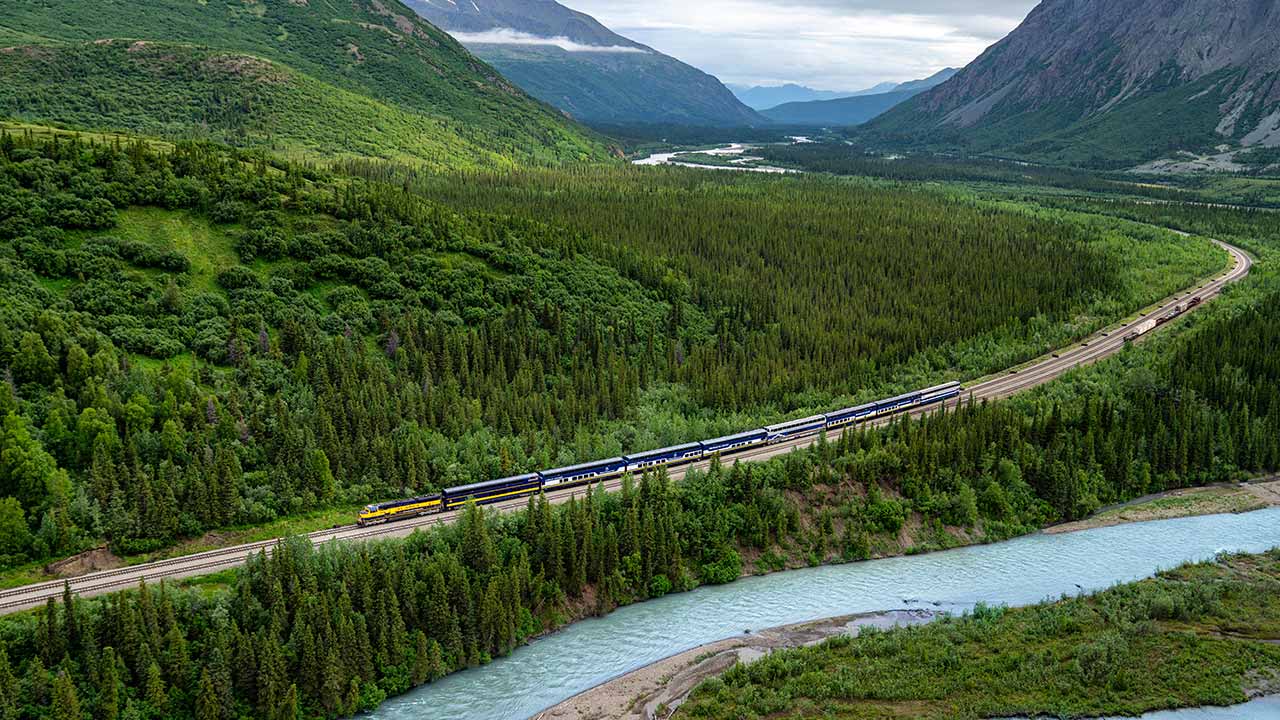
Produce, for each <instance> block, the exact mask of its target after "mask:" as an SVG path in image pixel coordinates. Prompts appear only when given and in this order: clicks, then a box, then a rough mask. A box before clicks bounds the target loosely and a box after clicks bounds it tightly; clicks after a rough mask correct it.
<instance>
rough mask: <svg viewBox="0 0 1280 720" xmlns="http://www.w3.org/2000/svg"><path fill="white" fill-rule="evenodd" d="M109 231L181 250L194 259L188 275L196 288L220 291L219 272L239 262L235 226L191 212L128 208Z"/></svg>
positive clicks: (118, 235) (128, 237)
mask: <svg viewBox="0 0 1280 720" xmlns="http://www.w3.org/2000/svg"><path fill="white" fill-rule="evenodd" d="M109 234H111V235H115V236H117V237H119V238H121V239H123V240H135V241H140V242H144V243H147V244H148V245H151V246H153V247H156V248H159V249H162V250H177V251H178V252H180V253H182V254H183V255H185V256H186V258H187V259H188V260H190V261H191V271H190V273H189V275H190V278H191V284H192V287H193V288H194V289H196V290H202V291H203V290H207V291H210V292H213V291H217V286H216V280H217V277H218V273H220V272H222V271H223V270H226V269H227V268H229V267H233V266H235V265H237V264H239V258H238V257H237V256H236V251H235V239H234V238H233V228H229V227H228V226H224V225H214V224H213V223H211V222H210V221H209V219H208V218H204V217H200V216H198V215H194V214H192V213H189V212H174V211H171V210H162V209H160V208H147V207H137V208H129V209H128V210H123V211H121V212H120V214H119V224H118V225H117V226H116V227H115V228H114V229H112V230H111V231H110V232H109Z"/></svg>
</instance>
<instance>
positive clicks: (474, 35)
mask: <svg viewBox="0 0 1280 720" xmlns="http://www.w3.org/2000/svg"><path fill="white" fill-rule="evenodd" d="M450 34H451V35H453V37H454V39H456V40H457V41H458V42H460V43H462V44H463V45H540V46H553V47H558V48H560V49H561V50H564V51H565V52H571V53H585V52H592V53H640V54H648V52H649V51H648V50H645V49H643V48H638V47H630V46H627V45H584V44H582V43H580V42H574V41H573V40H570V39H569V38H567V37H563V36H556V37H542V36H540V35H532V34H530V33H526V32H520V31H519V30H512V29H510V28H495V29H493V30H485V31H484V32H454V33H450Z"/></svg>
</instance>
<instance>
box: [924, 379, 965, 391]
mask: <svg viewBox="0 0 1280 720" xmlns="http://www.w3.org/2000/svg"><path fill="white" fill-rule="evenodd" d="M958 387H960V383H958V382H955V381H954V380H953V381H952V382H949V383H942V384H941V385H934V386H933V387H931V388H926V389H924V390H921V391H920V394H922V395H928V394H929V393H936V392H944V391H946V390H952V389H954V388H958Z"/></svg>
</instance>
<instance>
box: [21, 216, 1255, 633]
mask: <svg viewBox="0 0 1280 720" xmlns="http://www.w3.org/2000/svg"><path fill="white" fill-rule="evenodd" d="M1214 242H1215V243H1217V244H1218V245H1219V246H1220V247H1222V248H1223V249H1225V250H1226V251H1227V252H1228V253H1229V254H1230V255H1231V258H1232V265H1231V267H1230V268H1229V269H1228V270H1227V271H1226V272H1224V273H1222V274H1220V275H1218V276H1216V277H1214V279H1212V280H1210V281H1208V282H1205V283H1203V284H1201V285H1200V286H1199V287H1196V288H1194V289H1191V290H1189V291H1186V292H1181V293H1178V294H1177V295H1175V296H1173V297H1171V298H1168V299H1167V300H1165V301H1164V302H1163V303H1161V304H1160V305H1159V306H1157V307H1154V308H1151V309H1150V310H1148V311H1146V312H1145V313H1143V315H1144V316H1146V315H1160V314H1164V313H1167V312H1169V311H1171V310H1172V309H1173V308H1174V307H1176V306H1177V305H1178V304H1179V303H1180V302H1182V301H1183V300H1185V299H1186V298H1189V297H1194V296H1196V295H1199V296H1200V297H1201V298H1203V299H1204V300H1205V301H1206V302H1207V301H1209V300H1211V299H1212V298H1214V297H1216V296H1218V295H1219V294H1220V293H1221V292H1222V290H1223V288H1225V287H1226V286H1227V285H1229V284H1231V283H1233V282H1236V281H1238V280H1240V279H1242V278H1244V277H1245V276H1246V275H1248V274H1249V270H1250V269H1251V268H1252V266H1253V261H1252V260H1251V259H1250V258H1249V256H1248V255H1247V254H1245V252H1244V251H1242V250H1240V249H1239V248H1236V247H1233V246H1231V245H1227V244H1226V243H1222V242H1218V241H1214ZM1197 309H1198V308H1197ZM1194 310H1195V309H1193V310H1191V311H1189V312H1194ZM1140 319H1141V318H1139V320H1140ZM1134 322H1138V320H1131V321H1126V322H1124V323H1122V324H1120V325H1118V326H1113V327H1110V328H1107V329H1106V330H1103V331H1101V332H1099V333H1096V334H1094V335H1092V336H1090V337H1089V338H1087V339H1086V340H1084V341H1081V342H1078V343H1076V344H1074V345H1073V346H1071V347H1070V348H1066V349H1063V350H1060V351H1058V352H1056V353H1053V354H1052V355H1051V356H1050V357H1047V358H1041V359H1040V360H1037V361H1034V362H1031V363H1028V364H1026V365H1023V366H1021V367H1019V368H1015V369H1013V370H1010V371H1008V372H1007V373H1005V374H1002V375H997V376H993V377H989V378H986V379H983V380H979V381H976V382H974V383H971V384H969V385H968V386H967V387H966V389H965V392H964V394H963V395H962V396H961V397H960V398H956V399H954V400H951V401H948V402H947V403H945V404H944V405H940V406H935V407H930V408H918V409H915V410H911V411H908V413H907V414H909V415H910V416H911V417H919V416H921V415H925V414H928V413H930V412H937V411H938V410H939V408H940V407H948V408H953V407H955V406H956V405H958V404H960V403H961V402H966V401H968V400H969V399H972V400H999V399H1002V398H1007V397H1009V396H1011V395H1014V394H1016V393H1018V392H1021V391H1023V390H1027V389H1030V388H1033V387H1037V386H1039V385H1042V384H1044V383H1046V382H1049V381H1050V380H1053V379H1055V378H1058V377H1061V376H1062V375H1064V374H1066V373H1068V372H1070V371H1071V370H1074V369H1076V368H1079V367H1084V366H1086V365H1090V364H1092V363H1095V362H1098V361H1099V360H1102V359H1104V358H1106V357H1108V356H1110V355H1113V354H1115V353H1116V352H1119V351H1120V350H1121V349H1122V348H1123V347H1124V345H1125V340H1124V336H1125V334H1126V333H1125V332H1124V331H1125V330H1126V329H1127V328H1128V327H1129V326H1130V325H1132V324H1133V323H1134ZM1160 329H1163V328H1157V329H1156V330H1153V331H1152V333H1150V334H1153V333H1155V332H1159V330H1160ZM900 416H901V414H899V415H893V416H885V417H881V418H877V419H875V420H873V421H872V422H871V425H872V426H883V425H886V424H888V423H890V422H892V421H893V420H894V419H896V418H897V417H900ZM817 438H818V436H817V435H811V436H805V437H800V438H795V439H793V440H789V441H786V442H783V443H779V444H777V445H770V446H766V447H761V448H755V449H752V450H749V451H746V452H742V453H738V454H735V455H734V456H733V457H732V459H733V460H734V461H735V462H736V461H738V460H742V461H746V462H760V461H764V460H768V459H770V458H774V457H778V456H780V455H785V454H787V453H790V452H792V451H794V450H797V449H799V448H804V447H809V446H811V445H813V444H814V443H815V442H817ZM709 465H710V461H709V460H703V461H699V462H696V463H693V464H691V465H687V466H684V467H681V468H674V469H672V470H671V471H670V476H671V478H672V479H673V480H679V479H681V478H683V477H684V476H685V475H686V474H687V473H688V472H689V471H690V470H693V469H705V468H707V467H708V466H709ZM622 482H623V481H622V479H614V480H611V481H608V482H606V483H604V486H605V489H606V490H615V489H617V488H620V487H621V486H622ZM586 491H587V489H586V488H582V487H579V488H570V489H567V490H562V491H559V492H553V493H549V494H548V495H547V498H548V500H549V501H550V502H552V503H563V502H567V501H568V500H569V499H570V498H572V497H575V496H581V495H582V494H583V493H585V492H586ZM527 503H528V499H527V498H516V499H513V500H508V501H505V502H501V503H495V504H493V505H491V506H489V507H490V508H492V509H497V510H498V511H500V512H511V511H513V510H516V509H519V508H523V507H525V506H526V505H527ZM456 517H457V516H456V514H452V513H451V514H445V515H428V516H424V517H419V518H414V519H411V520H403V521H400V522H397V523H391V524H387V525H375V526H372V527H367V528H361V527H357V526H356V525H347V526H343V527H337V528H331V529H328V530H319V531H316V532H313V533H310V534H308V535H307V536H306V538H307V539H308V540H310V541H311V543H312V544H315V545H324V544H327V543H331V542H342V541H347V540H370V539H384V538H393V537H403V536H407V535H410V534H412V533H413V532H414V531H416V530H419V529H422V528H426V527H431V526H434V525H440V524H443V523H448V522H452V521H453V520H454V518H456ZM279 541H280V539H278V538H277V539H272V540H262V541H259V542H253V543H248V544H245V545H237V546H234V547H228V548H222V549H218V550H208V551H205V552H201V553H196V554H194V555H186V556H183V557H179V558H172V559H169V560H157V561H155V562H150V563H146V564H141V565H134V566H131V567H124V568H118V569H115V570H103V571H100V572H95V573H90V574H88V575H83V576H81V577H78V578H73V579H71V580H69V581H63V580H54V581H49V582H41V583H36V584H33V585H26V586H23V587H17V588H12V589H9V590H3V591H0V614H8V613H13V612H18V611H20V610H25V609H29V608H33V607H37V606H39V605H43V604H45V603H46V602H47V601H48V600H49V599H50V598H60V597H61V596H62V593H63V590H64V586H65V584H68V583H69V584H70V587H71V592H72V593H74V594H75V595H77V596H80V597H89V596H93V595H101V594H104V593H109V592H114V591H118V590H122V589H125V588H129V587H134V586H137V585H138V584H139V583H140V582H143V581H146V582H148V583H155V582H159V581H161V580H166V579H169V580H175V579H180V578H185V577H192V576H195V575H205V574H209V573H212V572H217V571H219V570H224V569H227V568H231V567H236V566H238V565H242V564H244V563H245V562H246V561H247V560H248V559H249V558H250V557H251V556H253V555H256V554H258V553H270V552H271V551H272V550H273V549H274V548H275V547H276V545H277V544H278V543H279Z"/></svg>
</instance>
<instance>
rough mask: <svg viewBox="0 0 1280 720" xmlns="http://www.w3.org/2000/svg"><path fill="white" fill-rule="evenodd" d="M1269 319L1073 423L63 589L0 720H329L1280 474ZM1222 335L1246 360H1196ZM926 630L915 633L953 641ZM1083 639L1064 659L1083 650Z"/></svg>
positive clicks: (16, 663)
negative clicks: (1211, 486)
mask: <svg viewBox="0 0 1280 720" xmlns="http://www.w3.org/2000/svg"><path fill="white" fill-rule="evenodd" d="M1277 311H1280V295H1277V294H1273V295H1271V296H1270V297H1268V298H1266V299H1265V300H1263V301H1260V302H1256V303H1254V304H1252V305H1251V306H1250V307H1247V308H1245V309H1243V310H1241V311H1239V312H1232V313H1225V312H1224V313H1220V314H1219V315H1217V316H1215V317H1214V318H1213V319H1212V321H1210V322H1206V323H1205V324H1204V325H1203V326H1200V327H1197V328H1194V329H1193V330H1192V331H1191V332H1190V333H1189V334H1188V337H1187V338H1186V341H1185V342H1183V343H1178V348H1177V350H1176V352H1174V353H1172V354H1171V355H1169V356H1168V357H1167V359H1162V358H1165V355H1164V353H1163V352H1162V351H1161V349H1160V348H1152V349H1151V351H1150V352H1149V353H1147V355H1148V357H1147V358H1146V361H1147V362H1150V363H1152V369H1153V371H1154V372H1153V374H1152V375H1151V376H1150V377H1149V378H1148V382H1147V383H1145V384H1143V383H1129V384H1128V385H1121V386H1119V388H1118V389H1119V390H1120V393H1119V394H1118V395H1117V397H1116V398H1115V399H1114V400H1106V401H1102V402H1099V401H1096V400H1095V399H1094V398H1092V397H1087V396H1086V397H1082V398H1079V402H1078V403H1075V404H1074V405H1073V406H1072V407H1071V408H1066V407H1063V406H1062V405H1061V404H1059V403H1058V402H1056V401H1055V400H1054V398H1053V397H1052V396H1051V395H1048V394H1046V395H1038V396H1036V397H1034V398H1031V399H1030V400H1029V401H1028V402H1031V403H1032V404H1033V406H1034V407H1035V408H1038V409H1037V410H1036V411H1035V412H1032V413H1030V414H1028V413H1027V412H1024V411H1021V410H1019V409H1018V407H1016V406H1014V405H1011V404H1008V403H1004V404H997V405H978V406H968V407H965V408H963V409H962V410H960V411H958V412H955V413H945V414H938V415H934V416H931V417H930V418H929V419H927V420H925V421H922V422H908V421H901V422H898V423H896V424H895V425H894V426H892V427H890V428H888V429H886V430H883V431H863V432H856V433H848V434H846V435H844V436H842V437H841V438H839V439H834V440H831V441H824V442H821V443H819V444H818V445H817V446H815V447H814V448H812V449H810V450H808V451H804V452H799V453H793V454H791V455H788V456H785V457H783V458H780V459H777V460H774V461H771V462H769V463H766V464H763V465H742V464H735V465H733V466H731V467H724V466H719V465H716V466H713V467H712V468H711V470H709V471H707V472H694V473H691V474H690V476H689V477H688V478H687V479H686V480H685V481H684V482H682V483H679V484H671V483H669V482H668V481H667V480H666V479H665V478H664V477H662V476H661V475H646V476H644V477H642V478H640V479H639V480H638V481H635V482H628V483H627V484H626V485H625V487H624V489H623V490H622V491H621V492H617V493H605V492H603V491H602V490H600V489H595V490H591V491H584V492H583V493H582V494H581V495H580V496H579V497H577V498H575V499H573V500H571V501H570V502H568V503H565V504H563V505H558V506H552V505H551V504H549V503H548V502H547V501H546V500H545V499H544V498H540V497H539V498H531V499H530V501H529V503H528V507H527V509H526V510H524V511H522V512H518V513H514V514H510V515H498V514H495V513H486V512H484V511H482V510H481V509H479V508H476V507H474V506H472V507H469V508H467V509H465V510H464V511H463V513H462V515H461V517H460V519H459V521H458V523H457V524H455V525H452V526H444V527H442V528H439V529H436V530H432V531H430V532H426V533H418V534H415V535H414V536H412V537H411V538H408V539H406V540H395V541H384V542H375V543H367V544H358V545H335V546H326V547H325V548H323V549H314V548H312V547H311V546H310V544H309V543H306V542H304V541H287V542H285V543H284V544H283V545H281V546H280V547H279V548H278V549H277V551H276V552H275V553H273V554H272V555H271V556H269V557H267V556H260V557H259V558H258V559H256V560H254V561H253V562H250V563H249V564H248V565H247V566H246V567H244V568H242V569H239V570H234V571H228V572H226V573H223V574H221V575H219V576H214V577H211V578H207V579H203V580H198V581H195V582H193V583H188V584H187V585H188V586H187V587H179V588H174V587H171V586H161V587H158V588H156V587H146V586H142V587H140V588H139V589H138V590H136V591H129V592H125V593H118V594H115V595H111V596H107V597H106V598H102V599H95V600H87V601H81V600H76V599H74V598H72V597H70V596H69V595H68V596H66V597H65V598H64V600H63V601H62V602H61V603H57V602H55V601H50V602H49V604H48V605H47V606H46V607H45V608H44V609H42V610H39V611H36V612H33V613H26V614H22V615H18V616H12V617H10V618H7V619H5V620H4V621H2V622H0V640H3V642H4V648H3V650H4V652H3V653H0V716H3V717H17V718H45V717H52V718H58V719H59V720H62V719H63V718H78V717H83V716H84V714H86V713H89V714H92V716H93V717H95V718H117V717H121V718H124V717H127V718H136V717H155V716H157V715H163V716H165V717H177V718H186V717H192V718H197V719H198V720H214V719H215V718H217V719H224V720H229V719H230V718H235V717H240V716H244V715H246V714H247V715H251V716H253V717H265V718H290V720H292V719H293V718H298V717H304V718H320V717H326V718H327V717H338V716H343V715H347V714H350V713H352V712H354V711H356V710H359V709H364V708H371V707H374V706H376V705H377V704H378V703H379V702H381V701H382V700H383V699H384V698H385V697H387V696H389V695H391V694H395V693H399V692H403V691H405V690H407V689H409V688H411V687H414V686H416V685H420V684H422V683H426V682H430V681H432V680H434V679H437V678H439V677H441V676H442V675H443V674H445V673H448V672H451V671H453V670H457V669H460V668H463V667H471V666H475V665H479V664H483V663H485V662H487V661H488V660H489V659H490V658H493V657H497V656H499V655H501V654H504V653H506V652H509V651H510V650H512V649H513V648H514V647H515V646H516V645H518V644H519V643H521V642H523V641H525V640H527V639H529V638H531V637H533V636H535V635H537V634H539V633H541V632H544V631H546V630H549V629H554V628H556V627H559V626H560V625H562V624H563V623H565V622H569V621H572V620H574V619H576V618H579V617H583V616H585V615H590V614H593V613H603V612H608V611H609V610H611V609H612V608H614V607H616V606H618V605H621V604H626V603H629V602H635V601H639V600H643V599H646V598H651V597H658V596H662V595H664V594H666V593H669V592H678V591H683V590H688V589H691V588H693V587H695V586H697V585H699V584H702V583H724V582H730V581H732V580H735V579H737V578H738V577H740V576H741V575H742V574H743V573H744V572H767V571H772V570H779V569H783V568H785V567H796V566H803V565H806V564H808V565H814V564H819V563H823V562H838V561H854V560H861V559H866V558H869V557H874V556H879V555H883V554H896V553H900V552H904V551H922V550H928V549H937V548H941V547H949V546H954V545H956V544H960V543H963V542H972V541H973V540H974V539H975V538H976V539H984V540H996V539H1001V538H1004V537H1010V536H1013V535H1018V534H1022V533H1025V532H1029V531H1032V530H1034V529H1036V528H1038V527H1040V526H1042V525H1043V524H1045V523H1048V522H1053V521H1055V520H1059V519H1063V518H1073V517H1080V516H1081V515H1083V514H1086V513H1088V512H1090V511H1091V510H1092V509H1094V508H1095V507H1096V505H1097V503H1099V502H1111V501H1116V500H1123V499H1127V498H1132V497H1136V496H1139V495H1142V494H1144V493H1147V492H1151V491H1155V490H1161V489H1168V488H1172V487H1183V486H1187V485H1192V484H1198V483H1204V482H1210V481H1215V480H1225V479H1236V478H1238V477H1241V476H1242V475H1247V474H1254V473H1258V472H1263V471H1274V470H1276V469H1277V468H1278V467H1280V445H1278V444H1277V438H1280V407H1278V406H1277V400H1280V397H1278V396H1277V390H1276V388H1277V387H1278V386H1280V383H1278V381H1280V377H1277V373H1280V365H1277V362H1276V360H1275V358H1276V356H1277V353H1275V352H1268V350H1273V349H1274V348H1275V347H1276V344H1277V341H1278V340H1280V338H1277V335H1276V330H1275V327H1274V323H1272V322H1270V318H1272V317H1274V315H1275V313H1276V312H1277ZM1227 337H1230V338H1231V339H1232V342H1231V343H1230V344H1231V345H1232V346H1233V347H1235V348H1238V349H1234V350H1232V351H1231V352H1230V353H1228V354H1226V355H1221V356H1220V355H1218V354H1215V353H1213V352H1209V350H1211V349H1220V348H1221V347H1223V345H1224V338H1227ZM1088 373H1089V374H1092V375H1095V376H1099V377H1102V378H1105V377H1108V376H1112V375H1113V374H1116V373H1117V368H1115V367H1102V368H1096V369H1093V370H1090V371H1088ZM1124 375H1125V373H1123V372H1120V373H1119V376H1124ZM1224 378H1225V380H1224ZM944 469H945V470H944ZM1179 587H1181V588H1182V590H1178V591H1177V592H1173V593H1172V595H1170V591H1169V590H1165V591H1162V592H1164V594H1165V596H1166V597H1165V598H1164V599H1161V598H1159V597H1156V595H1159V593H1154V594H1152V596H1151V598H1150V599H1149V600H1143V601H1142V602H1140V603H1139V604H1138V608H1139V614H1140V615H1141V613H1150V612H1157V613H1159V615H1158V616H1151V615H1142V617H1148V618H1149V619H1155V620H1174V619H1177V618H1180V617H1182V615H1178V614H1177V613H1186V614H1187V617H1201V616H1202V615H1203V613H1206V612H1211V611H1212V610H1213V609H1214V608H1217V607H1220V605H1219V604H1215V603H1219V602H1220V601H1225V599H1226V598H1227V596H1226V595H1223V596H1216V595H1215V596H1214V597H1208V596H1207V595H1206V593H1205V592H1202V591H1200V590H1195V589H1194V588H1189V587H1183V586H1182V585H1180V586H1179ZM1175 589H1176V588H1175ZM1192 590H1195V592H1191V591H1192ZM1184 591H1185V592H1184ZM1113 592H1115V593H1118V594H1120V595H1122V596H1124V597H1128V596H1127V595H1124V593H1122V592H1121V591H1119V590H1117V591H1113ZM1188 592H1189V593H1190V594H1189V595H1187V594H1186V593H1188ZM1225 592H1227V593H1230V592H1231V591H1230V590H1227V591H1225ZM1184 595H1186V596H1185V597H1184ZM1236 597H1237V601H1238V598H1239V597H1244V598H1245V599H1247V598H1249V597H1258V594H1257V593H1251V594H1249V595H1246V596H1239V595H1238V594H1237V596H1236ZM1081 602H1083V601H1081ZM1196 603H1199V604H1196ZM1019 612H1023V611H1019ZM1025 612H1031V613H1039V612H1058V611H1045V610H1041V609H1033V610H1031V611H1025ZM1072 612H1076V610H1072ZM1171 613H1172V614H1171ZM986 617H987V619H988V620H994V619H997V618H999V617H1001V613H999V612H996V613H994V614H992V615H989V616H986ZM1135 617H1136V616H1135ZM1136 619H1137V620H1141V617H1136ZM941 627H942V628H943V629H941V630H928V629H926V630H923V631H921V632H926V633H931V632H941V633H944V634H945V633H949V632H951V630H949V629H946V628H949V627H950V625H949V624H944V625H942V626H941ZM1019 627H1021V626H1019ZM1080 632H1083V630H1081V631H1080ZM1135 632H1138V631H1137V630H1135ZM1077 634H1078V633H1076V634H1069V635H1070V636H1069V637H1068V638H1067V639H1066V640H1064V641H1063V642H1066V643H1068V644H1071V643H1079V642H1086V643H1087V642H1092V641H1093V640H1090V639H1088V638H1086V639H1083V640H1080V639H1078V638H1077ZM930 637H932V636H930ZM930 642H932V641H931V640H930ZM1071 647H1074V645H1071ZM844 648H845V646H843V645H839V644H836V645H833V646H830V648H829V649H823V650H821V651H812V652H826V653H839V652H842V651H843V650H844ZM1204 651H1205V652H1208V651H1209V650H1208V649H1207V648H1206V649H1204ZM804 652H810V651H804ZM1220 656H1221V654H1220V653H1218V654H1214V655H1213V657H1215V658H1218V657H1220ZM197 657H199V658H202V659H203V660H202V661H201V662H194V661H193V660H192V659H193V658H197ZM1072 657H1074V655H1073V656H1072ZM1082 657H1084V656H1082ZM1195 657H1201V656H1199V655H1197V656H1195ZM1234 657H1235V658H1236V660H1238V661H1241V662H1245V661H1248V662H1253V660H1252V659H1250V658H1246V657H1244V656H1240V655H1238V654H1236V655H1234ZM1084 661H1085V660H1080V662H1084ZM806 662H807V660H806ZM930 667H931V666H930V665H928V664H924V665H921V666H920V668H919V672H928V671H929V668H930ZM979 670H980V671H982V672H989V671H990V670H989V669H984V668H979ZM1098 672H1102V671H1101V670H1100V671H1098ZM759 677H760V676H759V675H758V673H756V671H755V666H753V669H752V670H751V671H734V673H732V674H731V675H730V676H729V677H727V678H726V680H725V681H724V683H723V684H721V685H716V684H714V683H713V684H712V685H711V686H709V687H708V689H706V690H705V691H704V693H703V695H700V696H698V697H700V698H705V700H706V701H705V702H700V703H695V704H693V705H692V706H691V709H690V712H695V711H696V712H697V713H699V714H694V715H691V716H693V717H699V716H702V713H703V712H704V711H705V712H706V713H711V714H710V715H709V716H712V717H721V716H723V715H722V714H715V713H717V712H721V710H717V709H716V708H721V709H723V708H730V709H731V708H733V707H735V705H734V703H735V702H738V701H737V700H736V699H735V696H734V695H733V694H732V693H733V692H736V691H734V690H733V688H738V687H745V686H746V683H749V682H758V681H759ZM779 677H783V676H779ZM1073 677H1074V676H1073ZM1086 679H1087V678H1086ZM1210 690H1211V691H1213V692H1222V690H1221V688H1220V687H1219V686H1217V685H1214V686H1212V688H1210V689H1209V690H1206V692H1208V691H1210ZM1197 692H1198V691H1197ZM1214 697H1215V698H1223V697H1225V696H1222V695H1215V696H1214ZM713 700H714V702H711V701H713ZM743 702H747V701H743ZM750 702H754V701H750ZM698 708H702V709H701V710H697V709H698Z"/></svg>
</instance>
